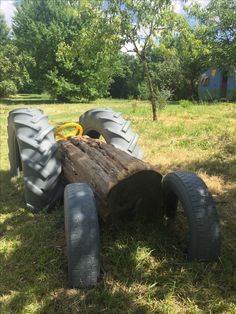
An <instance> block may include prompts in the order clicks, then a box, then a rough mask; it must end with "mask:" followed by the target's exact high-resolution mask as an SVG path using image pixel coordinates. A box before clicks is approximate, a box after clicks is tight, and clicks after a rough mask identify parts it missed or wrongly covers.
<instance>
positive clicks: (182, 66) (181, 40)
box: [161, 14, 210, 98]
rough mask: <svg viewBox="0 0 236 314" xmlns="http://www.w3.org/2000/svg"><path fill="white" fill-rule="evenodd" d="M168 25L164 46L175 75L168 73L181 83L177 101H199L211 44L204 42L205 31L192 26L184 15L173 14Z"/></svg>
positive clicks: (163, 40) (162, 38) (163, 41)
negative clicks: (199, 90)
mask: <svg viewBox="0 0 236 314" xmlns="http://www.w3.org/2000/svg"><path fill="white" fill-rule="evenodd" d="M168 25H169V27H167V28H166V29H165V30H164V31H163V32H162V36H161V43H162V44H163V46H164V47H165V49H166V50H167V52H168V53H167V54H169V56H168V57H167V64H168V63H170V67H171V70H172V73H171V71H167V73H168V72H169V73H170V78H171V80H172V82H174V81H175V82H176V84H177V86H175V87H174V88H173V90H176V91H177V95H178V96H177V98H182V97H183V98H196V97H197V88H196V87H197V83H198V80H199V76H200V75H201V74H202V72H203V71H204V70H205V69H206V68H207V67H208V66H209V53H210V50H209V49H210V48H209V45H208V44H207V43H205V42H204V41H203V40H202V31H201V29H199V27H197V26H195V27H194V28H193V27H191V26H190V24H189V22H188V21H187V19H186V18H185V17H184V16H181V15H178V14H173V15H172V17H171V19H169V20H168ZM174 64H175V66H174ZM163 81H164V82H165V81H166V79H165V77H163Z"/></svg>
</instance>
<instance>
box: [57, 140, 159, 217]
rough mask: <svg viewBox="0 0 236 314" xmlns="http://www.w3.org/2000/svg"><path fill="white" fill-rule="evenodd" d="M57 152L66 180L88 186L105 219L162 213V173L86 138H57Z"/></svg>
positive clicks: (127, 155)
mask: <svg viewBox="0 0 236 314" xmlns="http://www.w3.org/2000/svg"><path fill="white" fill-rule="evenodd" d="M59 152H60V154H61V160H62V166H63V175H64V179H65V181H66V182H67V183H72V182H84V183H88V184H89V185H90V187H91V188H92V190H93V192H94V195H95V198H96V201H97V206H98V212H99V216H100V217H101V218H102V220H103V221H104V222H109V221H113V222H114V220H116V219H120V218H123V217H137V216H140V215H141V216H144V217H145V216H146V217H149V218H150V217H151V216H153V215H155V216H156V215H159V214H161V206H162V204H161V203H162V193H161V179H162V176H161V175H160V174H159V173H158V172H156V171H154V170H153V169H152V167H151V166H150V165H149V164H147V163H144V162H143V161H141V160H138V159H136V158H134V157H132V156H130V155H129V154H127V153H126V152H123V151H121V150H119V149H116V148H115V147H114V146H112V145H109V144H106V143H103V142H101V141H99V140H94V139H91V138H88V137H82V138H70V139H69V140H62V141H60V142H59Z"/></svg>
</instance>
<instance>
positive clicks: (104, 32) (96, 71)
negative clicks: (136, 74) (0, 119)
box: [13, 0, 120, 100]
mask: <svg viewBox="0 0 236 314" xmlns="http://www.w3.org/2000/svg"><path fill="white" fill-rule="evenodd" d="M103 6H104V2H103V1H72V0H71V1H68V0H60V1H57V0H50V1H46V0H34V1H33V0H23V1H22V4H21V6H20V7H19V8H18V11H17V14H16V17H15V19H14V24H13V29H14V33H15V36H16V43H17V46H18V47H19V48H20V49H22V50H23V51H25V52H26V53H28V54H29V55H30V56H31V57H33V58H34V60H35V68H31V69H30V74H31V77H32V79H33V81H34V82H35V85H36V87H37V88H38V89H39V90H48V91H49V92H50V93H51V94H52V96H54V97H57V98H59V99H63V100H68V99H70V98H77V99H80V100H89V99H95V98H97V97H100V96H104V95H105V93H106V91H107V89H108V86H109V84H110V83H111V77H112V75H113V74H114V72H115V71H116V64H117V55H118V51H119V48H120V39H119V37H118V35H116V31H115V27H114V26H115V24H114V23H113V21H112V20H111V18H110V17H109V16H108V15H106V14H105V12H104V10H103Z"/></svg>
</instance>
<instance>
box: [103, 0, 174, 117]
mask: <svg viewBox="0 0 236 314" xmlns="http://www.w3.org/2000/svg"><path fill="white" fill-rule="evenodd" d="M170 2H171V1H170V0H146V1H142V0H110V1H108V9H109V10H110V12H111V14H113V16H114V18H116V19H118V20H119V22H120V33H121V35H122V38H123V44H124V45H126V46H130V45H131V46H132V48H131V49H127V50H128V51H131V52H134V53H135V54H136V55H137V57H138V58H139V60H140V62H141V64H142V66H143V71H144V74H145V79H146V81H147V85H148V88H149V93H150V102H151V105H152V115H153V120H157V110H156V108H157V100H158V90H157V87H156V86H154V82H153V78H152V75H151V71H150V69H149V59H148V55H147V51H148V50H149V49H150V48H152V47H153V46H155V45H156V44H157V38H158V35H159V34H160V32H161V30H162V29H163V27H165V17H166V13H167V11H168V9H169V7H170ZM169 12H170V11H169Z"/></svg>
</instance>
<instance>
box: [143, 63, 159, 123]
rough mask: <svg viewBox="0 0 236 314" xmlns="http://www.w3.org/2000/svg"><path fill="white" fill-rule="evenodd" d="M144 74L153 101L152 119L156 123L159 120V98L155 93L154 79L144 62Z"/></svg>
mask: <svg viewBox="0 0 236 314" xmlns="http://www.w3.org/2000/svg"><path fill="white" fill-rule="evenodd" d="M144 74H145V76H146V78H147V81H148V87H149V92H150V97H151V99H150V100H151V105H152V118H153V121H156V120H157V106H156V99H157V96H156V93H155V91H154V87H153V83H152V78H151V75H150V72H149V68H148V64H147V61H144Z"/></svg>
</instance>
